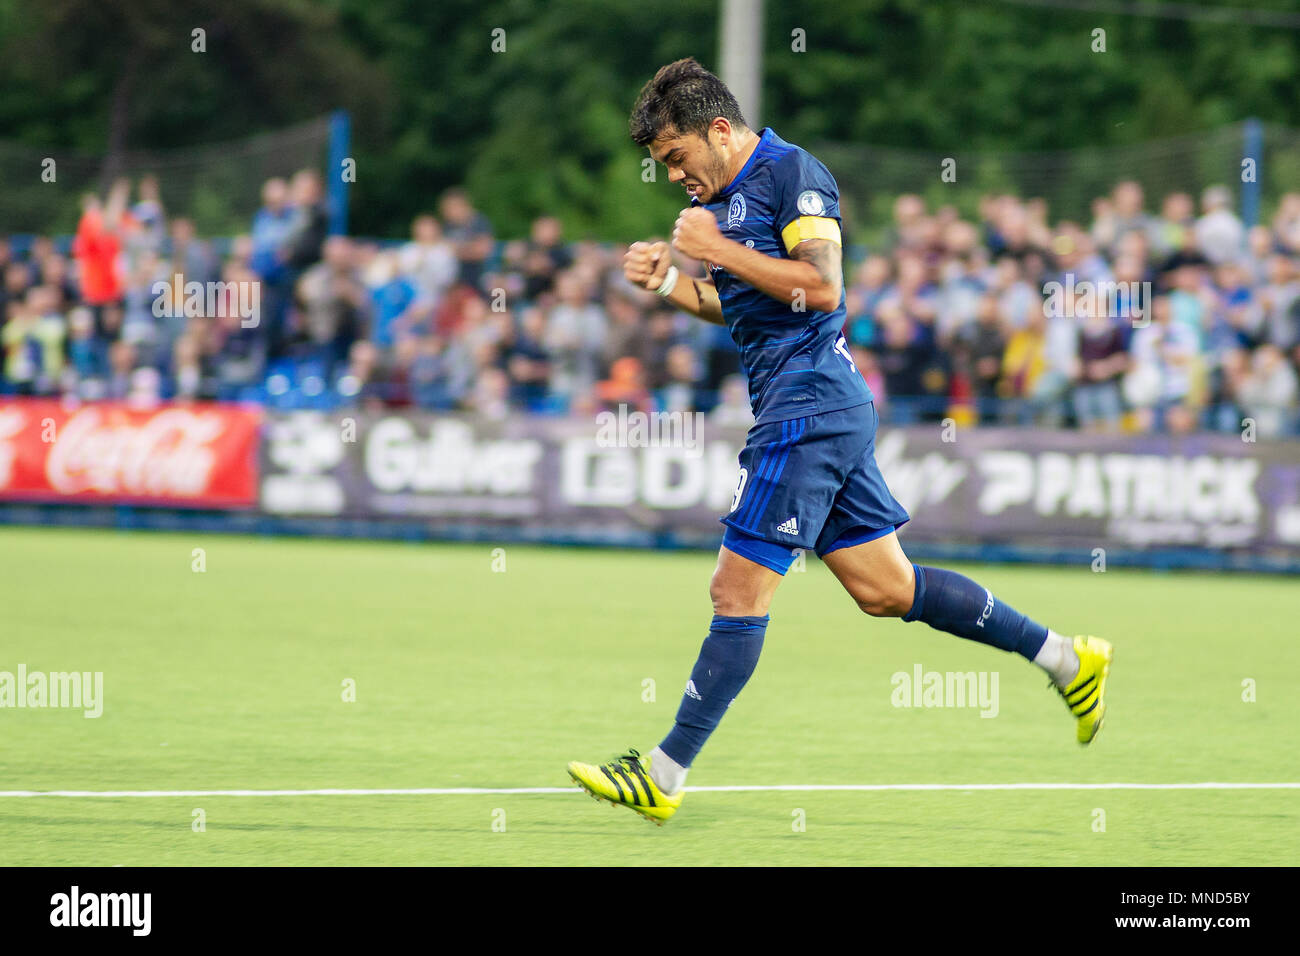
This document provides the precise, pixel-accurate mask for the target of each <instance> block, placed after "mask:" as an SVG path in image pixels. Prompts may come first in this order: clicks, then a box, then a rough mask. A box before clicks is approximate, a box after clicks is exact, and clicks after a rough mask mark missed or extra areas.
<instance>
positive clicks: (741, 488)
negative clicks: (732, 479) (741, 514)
mask: <svg viewBox="0 0 1300 956" xmlns="http://www.w3.org/2000/svg"><path fill="white" fill-rule="evenodd" d="M748 480H749V471H748V470H747V469H745V468H742V469H740V481H739V482H738V483H737V485H736V497H734V498H732V499H731V511H735V510H736V509H737V508H739V507H740V496H741V495H743V494H744V493H745V482H746V481H748ZM731 511H728V512H727V513H728V514H730V513H731Z"/></svg>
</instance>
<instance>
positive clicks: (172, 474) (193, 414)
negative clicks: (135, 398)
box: [0, 399, 262, 508]
mask: <svg viewBox="0 0 1300 956" xmlns="http://www.w3.org/2000/svg"><path fill="white" fill-rule="evenodd" d="M261 422H262V412H261V411H260V410H258V409H253V408H245V407H242V406H236V405H215V404H187V405H158V406H154V407H150V408H136V407H133V406H131V405H127V404H123V403H117V402H99V403H94V404H85V405H70V404H64V403H62V402H59V401H55V400H42V399H16V400H15V399H10V400H4V401H0V499H4V500H26V501H86V502H98V503H103V502H115V503H122V504H159V505H170V506H178V505H179V506H190V507H208V508H213V507H215V508H249V507H252V506H254V505H255V504H256V502H257V486H258V475H257V446H258V434H259V429H260V427H261Z"/></svg>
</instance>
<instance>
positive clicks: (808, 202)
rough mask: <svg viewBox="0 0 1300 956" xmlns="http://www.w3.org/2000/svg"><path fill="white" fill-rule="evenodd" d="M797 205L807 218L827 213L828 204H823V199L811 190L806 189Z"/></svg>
mask: <svg viewBox="0 0 1300 956" xmlns="http://www.w3.org/2000/svg"><path fill="white" fill-rule="evenodd" d="M797 205H798V207H799V211H800V212H801V213H803V214H804V215H805V216H820V215H821V214H822V213H824V212H825V211H826V204H825V203H823V202H822V197H821V196H818V195H817V194H816V193H815V192H813V191H812V190H811V189H805V190H804V191H803V192H801V193H800V194H799V200H798V203H797Z"/></svg>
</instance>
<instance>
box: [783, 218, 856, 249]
mask: <svg viewBox="0 0 1300 956" xmlns="http://www.w3.org/2000/svg"><path fill="white" fill-rule="evenodd" d="M807 239H828V240H830V241H831V242H833V243H835V244H836V245H837V246H839V245H843V243H842V242H841V240H840V224H839V223H838V222H837V221H835V220H834V219H830V218H827V217H826V216H800V217H799V218H798V219H795V220H794V221H793V222H791V223H790V225H788V226H786V227H785V228H784V229H782V230H781V241H782V242H783V243H785V251H786V252H793V251H794V247H795V246H797V245H799V243H801V242H803V241H805V240H807Z"/></svg>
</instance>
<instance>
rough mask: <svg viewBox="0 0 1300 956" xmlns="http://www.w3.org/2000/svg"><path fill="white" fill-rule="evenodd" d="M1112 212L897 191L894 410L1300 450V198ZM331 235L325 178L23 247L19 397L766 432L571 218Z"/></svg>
mask: <svg viewBox="0 0 1300 956" xmlns="http://www.w3.org/2000/svg"><path fill="white" fill-rule="evenodd" d="M1091 212H1092V215H1091V221H1090V222H1077V223H1076V222H1062V221H1058V222H1054V223H1053V222H1050V221H1049V211H1048V209H1047V208H1046V205H1045V204H1044V203H1043V202H1041V201H1038V200H1032V199H1030V200H1023V199H1020V198H1017V197H1014V196H1008V195H1002V196H987V197H985V198H983V199H982V200H981V202H980V206H979V213H978V217H977V219H976V221H970V220H966V219H963V218H962V217H961V215H960V214H959V213H958V211H957V210H956V209H955V208H954V207H950V206H945V207H942V208H937V209H931V208H927V206H926V204H925V202H923V201H922V200H921V198H919V197H917V196H913V195H904V196H900V197H898V198H897V199H896V200H895V202H894V206H893V215H892V226H891V228H890V229H889V230H888V235H887V236H886V237H885V238H884V239H883V241H882V242H881V243H880V244H879V246H878V247H873V248H870V249H865V250H858V249H855V248H852V249H850V250H848V252H849V254H848V255H847V256H846V259H845V282H846V285H847V289H846V298H847V322H846V325H845V329H844V332H845V335H846V337H847V339H848V341H849V344H850V348H851V350H852V353H853V355H854V360H855V363H856V364H857V367H858V369H859V370H860V371H861V372H862V374H863V375H864V377H865V378H866V379H867V382H868V384H869V385H870V386H871V388H872V389H873V391H874V392H875V393H876V396H877V401H878V404H879V405H880V407H881V414H882V418H884V419H885V420H886V421H892V422H895V423H903V422H909V421H917V420H939V419H942V418H946V417H949V416H951V417H954V418H957V419H960V420H964V421H978V422H983V423H1007V424H1031V423H1037V424H1042V425H1048V426H1055V427H1077V428H1083V429H1091V430H1098V431H1106V430H1113V431H1119V430H1126V431H1170V432H1187V431H1193V430H1217V431H1242V430H1243V429H1246V428H1249V430H1250V431H1251V432H1252V433H1254V434H1257V435H1258V436H1259V437H1270V436H1281V435H1292V436H1294V435H1300V400H1298V398H1297V391H1298V389H1297V371H1298V369H1300V193H1293V194H1288V195H1286V196H1284V197H1283V198H1282V200H1281V202H1280V203H1279V205H1278V208H1277V210H1276V213H1275V214H1274V216H1273V218H1272V220H1271V221H1270V222H1268V223H1267V224H1261V225H1257V226H1254V227H1253V228H1250V229H1247V228H1246V227H1245V226H1244V225H1243V223H1242V222H1241V220H1240V219H1239V218H1238V216H1237V215H1236V213H1235V211H1234V209H1233V197H1232V195H1231V193H1230V192H1229V191H1228V190H1227V189H1225V188H1223V187H1211V188H1209V189H1207V190H1205V192H1204V193H1203V194H1202V195H1201V196H1198V197H1193V196H1191V195H1188V194H1185V193H1172V194H1169V195H1166V196H1164V197H1163V198H1162V199H1160V200H1159V202H1158V204H1151V203H1148V201H1147V199H1146V197H1145V196H1144V195H1143V191H1142V188H1141V187H1140V186H1139V185H1138V184H1137V183H1133V182H1123V183H1119V184H1117V185H1116V186H1115V187H1114V189H1113V190H1111V192H1110V194H1109V195H1107V196H1104V197H1100V198H1098V199H1096V200H1095V201H1094V203H1093V205H1092V210H1091ZM328 226H329V220H328V215H327V210H326V207H325V203H324V196H323V190H322V182H321V178H320V176H319V174H318V173H316V172H315V171H313V170H303V171H301V172H299V173H298V174H296V175H295V176H293V177H292V178H290V179H289V180H287V181H286V180H283V179H271V180H269V181H267V182H266V183H265V185H264V187H263V191H262V207H261V208H260V210H259V211H258V212H257V214H256V215H255V216H254V218H253V220H252V222H251V223H250V228H249V231H248V233H247V234H245V235H240V236H237V237H234V238H228V239H209V238H203V237H199V236H197V235H196V233H195V228H194V225H193V223H192V222H191V221H189V220H188V219H185V218H182V217H169V216H168V215H167V212H166V210H165V209H164V207H163V204H162V202H161V199H160V194H159V187H158V183H157V182H156V181H155V180H154V179H153V178H150V177H145V178H143V179H141V180H139V181H138V182H137V183H135V184H134V190H133V187H132V184H131V183H129V182H127V181H121V182H118V183H116V184H114V186H113V187H112V188H111V189H110V190H109V192H108V194H107V196H106V197H104V198H102V199H101V198H100V197H97V196H94V195H88V196H86V197H84V199H83V201H82V216H81V220H80V222H79V225H78V227H77V232H76V235H75V236H73V237H71V238H60V239H53V238H50V237H17V236H15V237H10V238H8V239H4V238H0V276H2V277H3V281H2V282H0V347H2V348H3V365H2V367H0V394H24V395H57V394H74V395H76V396H79V397H80V398H82V399H86V400H94V399H99V398H117V399H128V400H132V401H138V402H152V401H158V400H163V399H174V400H189V399H220V400H241V401H257V402H263V403H266V404H270V405H272V406H275V407H281V408H293V407H316V408H333V407H338V406H362V407H367V408H379V407H400V406H415V407H420V408H426V409H436V410H453V409H455V410H466V411H473V412H476V413H478V414H481V415H486V416H491V417H501V416H504V415H506V414H509V413H511V412H516V411H524V412H530V413H534V414H565V413H580V414H585V413H590V412H592V411H595V410H600V409H605V408H614V407H616V406H618V405H620V404H626V405H628V406H631V407H633V408H637V409H641V410H645V411H703V412H707V413H710V414H711V415H713V416H714V418H715V419H716V420H719V421H726V422H731V423H741V424H743V423H746V422H748V421H750V420H751V419H750V412H749V403H748V395H747V391H746V388H745V381H744V378H743V374H744V373H743V369H742V368H741V364H740V360H739V356H738V354H737V352H736V349H735V346H734V345H733V343H732V342H731V339H730V337H729V335H728V334H727V331H726V329H725V328H724V327H719V326H713V325H709V324H707V323H703V322H700V321H698V320H696V319H693V318H692V317H690V316H687V315H685V314H682V313H680V312H676V311H674V310H673V309H671V308H667V307H665V303H664V302H663V301H662V300H661V299H659V298H658V297H657V296H655V295H653V294H651V293H647V292H644V291H643V290H639V289H636V288H634V287H632V286H630V285H629V284H628V283H627V282H626V281H625V280H624V279H623V277H622V269H621V261H622V255H623V252H624V247H621V246H608V245H602V244H597V243H593V242H568V241H566V240H565V237H564V236H563V232H562V228H561V225H560V222H559V220H557V219H555V218H552V217H543V218H540V219H537V220H536V221H535V222H534V223H533V224H532V228H531V233H530V235H529V236H528V238H526V239H515V240H507V241H501V240H498V238H497V237H496V236H495V235H494V232H493V228H492V224H491V223H490V222H489V221H488V219H487V218H486V217H485V216H484V215H483V214H482V213H481V212H479V211H478V210H476V209H475V207H474V205H473V203H472V201H471V198H470V197H469V196H468V195H467V194H466V192H465V191H463V190H461V189H452V190H449V191H448V192H446V193H445V194H444V195H443V196H441V197H440V200H439V202H438V205H437V210H436V212H431V213H426V214H422V215H419V216H417V217H416V218H415V220H414V222H413V223H412V226H411V236H410V239H409V241H406V242H374V241H365V240H360V239H355V238H350V237H346V236H341V235H329V228H328ZM647 238H648V237H647ZM696 271H697V274H702V271H701V270H700V269H699V267H698V264H696ZM196 284H197V287H198V288H200V289H201V290H202V291H203V292H205V293H206V295H198V294H197V293H196V292H195V291H194V290H195V288H196ZM250 305H251V306H252V308H251V309H250V308H249V307H250Z"/></svg>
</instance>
